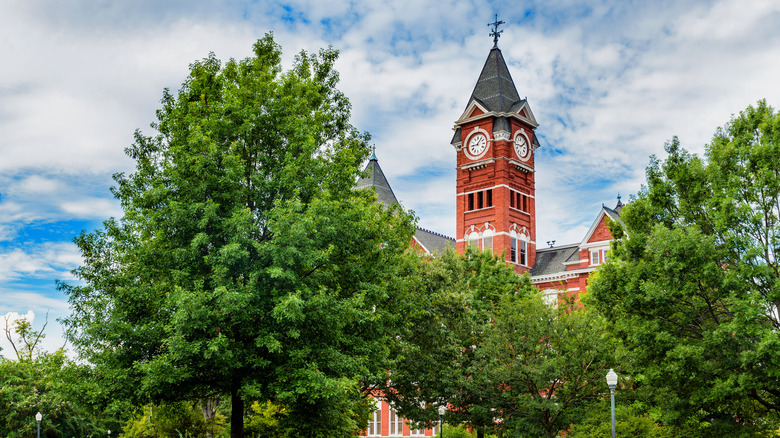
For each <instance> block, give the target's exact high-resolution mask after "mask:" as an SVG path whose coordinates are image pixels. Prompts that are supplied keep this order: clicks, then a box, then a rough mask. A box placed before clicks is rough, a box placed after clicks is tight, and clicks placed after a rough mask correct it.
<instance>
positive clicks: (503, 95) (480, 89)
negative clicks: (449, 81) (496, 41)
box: [466, 47, 521, 113]
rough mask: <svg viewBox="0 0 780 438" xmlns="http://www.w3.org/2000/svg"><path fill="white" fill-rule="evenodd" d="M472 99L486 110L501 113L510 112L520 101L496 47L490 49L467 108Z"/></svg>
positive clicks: (504, 62) (502, 57)
mask: <svg viewBox="0 0 780 438" xmlns="http://www.w3.org/2000/svg"><path fill="white" fill-rule="evenodd" d="M474 100H476V101H477V102H479V103H480V104H481V105H482V106H484V107H485V109H487V110H488V111H495V112H501V113H506V112H510V111H511V110H512V108H513V107H514V106H516V105H518V104H519V103H520V102H521V99H520V95H519V94H518V93H517V88H515V83H514V81H512V75H510V74H509V69H508V68H507V66H506V61H504V56H503V55H502V54H501V49H499V48H498V47H494V48H493V49H491V50H490V54H488V58H487V60H486V61H485V66H484V67H482V73H480V74H479V79H477V85H475V86H474V91H472V92H471V97H470V98H469V102H468V104H466V107H467V108H468V106H469V105H471V102H472V101H474Z"/></svg>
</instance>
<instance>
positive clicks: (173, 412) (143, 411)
mask: <svg viewBox="0 0 780 438" xmlns="http://www.w3.org/2000/svg"><path fill="white" fill-rule="evenodd" d="M226 420H227V419H226V417H225V416H224V415H222V414H220V413H217V415H216V418H215V421H213V422H211V424H209V422H207V421H206V419H204V418H203V414H202V413H201V411H200V408H199V406H198V402H197V401H180V402H171V403H161V404H160V405H157V406H155V405H151V404H149V405H146V406H143V407H141V408H139V409H138V410H136V412H135V414H134V415H133V418H131V419H130V420H129V421H128V422H127V423H126V424H125V425H124V427H123V428H122V432H121V433H120V434H119V438H152V437H155V438H179V437H180V436H193V437H205V436H214V437H219V436H226V435H227V432H228V429H227V427H226Z"/></svg>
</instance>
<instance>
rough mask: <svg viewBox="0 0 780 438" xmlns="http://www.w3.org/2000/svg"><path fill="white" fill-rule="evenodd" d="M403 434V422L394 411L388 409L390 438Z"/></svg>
mask: <svg viewBox="0 0 780 438" xmlns="http://www.w3.org/2000/svg"><path fill="white" fill-rule="evenodd" d="M403 434H404V420H403V418H401V416H400V415H398V412H396V411H395V409H393V408H392V406H391V407H390V436H402V435H403Z"/></svg>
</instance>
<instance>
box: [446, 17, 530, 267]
mask: <svg viewBox="0 0 780 438" xmlns="http://www.w3.org/2000/svg"><path fill="white" fill-rule="evenodd" d="M498 24H500V22H499V21H498V18H496V22H495V23H492V25H493V26H495V28H494V29H493V32H492V33H491V36H492V37H493V42H494V46H493V48H492V49H491V50H490V52H489V53H488V57H487V60H486V61H485V65H484V66H483V67H482V72H481V73H480V74H479V78H478V79H477V83H476V85H475V86H474V90H473V91H472V92H471V96H470V97H469V100H468V102H467V104H466V108H465V110H464V111H463V113H462V114H461V116H460V117H459V118H458V120H457V121H455V127H454V130H455V134H454V136H453V138H452V141H451V144H452V145H453V146H454V147H455V152H456V154H457V168H458V170H457V174H456V225H455V230H456V242H457V245H456V246H457V249H458V251H465V250H466V247H474V248H478V249H481V250H482V251H491V252H492V253H493V254H504V257H506V261H507V263H508V264H510V265H511V266H513V268H514V269H515V271H516V272H518V273H524V272H528V271H529V270H530V269H531V267H532V266H533V265H534V262H535V260H536V196H535V193H536V182H535V172H536V171H535V168H534V162H535V158H534V156H535V153H534V152H535V150H536V148H537V147H538V144H539V143H538V140H537V138H536V134H535V132H534V131H535V129H536V127H537V126H539V124H538V123H537V122H536V119H535V118H534V115H533V113H532V112H531V108H530V107H529V106H528V102H527V99H525V98H521V97H520V93H518V92H517V88H516V87H515V83H514V81H513V80H512V75H511V74H509V68H507V65H506V61H505V60H504V56H503V54H502V53H501V49H499V48H498V45H497V44H496V43H497V39H498V36H499V34H500V32H498V30H497V28H498Z"/></svg>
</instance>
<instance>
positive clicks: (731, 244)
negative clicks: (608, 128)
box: [588, 101, 780, 435]
mask: <svg viewBox="0 0 780 438" xmlns="http://www.w3.org/2000/svg"><path fill="white" fill-rule="evenodd" d="M666 151H667V153H668V158H667V159H666V160H664V161H661V160H658V159H656V158H653V159H652V161H651V164H650V166H649V167H648V169H647V187H645V188H643V190H642V191H641V192H640V193H639V194H638V195H637V197H636V199H634V200H633V201H632V202H631V203H630V204H629V205H628V206H627V207H626V208H625V209H624V210H623V214H622V219H623V225H622V226H621V225H620V224H614V226H613V235H615V236H617V237H624V238H622V239H619V240H617V241H615V242H614V244H613V249H612V257H611V258H610V261H609V262H608V263H607V264H605V265H603V266H602V267H601V268H600V270H599V272H598V274H597V275H596V276H595V277H593V278H592V280H591V284H590V286H589V288H588V291H589V294H590V296H591V298H593V300H592V301H591V302H590V303H589V305H591V306H592V307H594V308H596V309H598V310H599V311H600V312H601V313H602V314H604V315H605V316H606V317H607V318H608V319H609V320H610V321H611V322H612V323H613V324H614V326H615V330H616V333H618V334H619V335H620V336H621V337H622V338H623V340H624V341H625V343H626V348H627V350H628V351H630V352H631V354H632V356H633V361H632V363H634V364H636V365H635V367H636V368H635V369H634V370H633V371H634V372H635V373H637V374H638V375H641V376H642V378H643V379H645V380H646V382H647V383H648V385H650V386H651V387H654V388H660V389H662V390H664V391H665V392H666V394H668V395H671V397H667V398H666V399H667V400H668V401H667V402H665V403H666V412H667V418H666V420H667V421H670V422H673V423H675V424H681V423H685V422H690V421H691V419H695V420H697V421H700V424H701V425H702V428H703V429H706V430H710V431H712V432H708V433H711V434H712V435H717V433H718V431H716V430H715V429H720V428H721V427H723V428H726V427H729V428H731V427H732V426H733V425H738V426H739V427H741V430H742V431H744V432H745V433H747V432H748V430H757V431H758V432H756V433H761V432H760V429H761V428H762V427H765V426H767V425H769V423H770V420H771V418H774V417H776V415H777V412H778V409H779V408H780V390H778V382H780V335H779V334H778V333H779V332H778V328H780V318H779V317H778V309H780V307H778V306H779V305H780V260H778V257H777V255H778V249H780V218H779V217H778V213H779V212H780V114H778V113H776V112H775V111H774V110H773V109H772V108H771V107H769V106H768V105H767V104H766V102H765V101H760V102H759V103H758V105H757V106H755V107H752V106H751V107H748V108H747V109H746V110H745V111H743V112H741V113H740V114H739V116H737V117H734V118H732V120H731V121H730V122H729V123H728V124H727V125H726V127H725V128H722V129H718V130H717V132H716V133H715V136H714V138H713V140H712V142H711V143H710V144H709V145H708V146H707V147H706V152H705V155H704V158H700V157H698V156H696V155H693V154H690V153H688V152H687V151H685V150H684V149H682V148H681V147H680V145H679V142H678V140H677V139H676V138H675V139H673V140H672V141H671V142H669V143H668V144H667V145H666ZM718 425H720V426H718ZM722 430H725V429H722ZM740 433H742V432H740Z"/></svg>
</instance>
